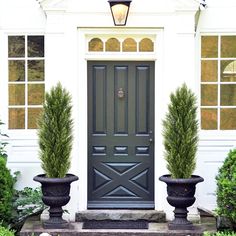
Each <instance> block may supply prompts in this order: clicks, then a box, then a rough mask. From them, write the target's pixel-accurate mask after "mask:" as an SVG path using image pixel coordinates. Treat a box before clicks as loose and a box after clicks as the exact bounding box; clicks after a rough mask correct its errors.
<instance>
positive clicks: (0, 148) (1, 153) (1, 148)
mask: <svg viewBox="0 0 236 236" xmlns="http://www.w3.org/2000/svg"><path fill="white" fill-rule="evenodd" d="M3 124H4V123H2V122H1V120H0V126H1V125H3ZM6 137H8V135H7V134H4V133H2V131H1V130H0V157H2V158H4V159H7V152H6V149H5V147H6V145H7V142H3V141H2V138H6Z"/></svg>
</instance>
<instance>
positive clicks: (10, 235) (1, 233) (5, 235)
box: [0, 226, 15, 236]
mask: <svg viewBox="0 0 236 236" xmlns="http://www.w3.org/2000/svg"><path fill="white" fill-rule="evenodd" d="M14 235H15V234H14V232H13V231H12V230H9V229H7V228H4V227H3V226H0V236H14Z"/></svg>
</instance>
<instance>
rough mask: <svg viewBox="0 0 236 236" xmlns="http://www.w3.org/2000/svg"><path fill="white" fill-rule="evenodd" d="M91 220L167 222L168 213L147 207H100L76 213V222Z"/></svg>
mask: <svg viewBox="0 0 236 236" xmlns="http://www.w3.org/2000/svg"><path fill="white" fill-rule="evenodd" d="M90 220H97V221H100V220H110V221H116V220H119V221H121V220H124V221H132V220H133V221H134V220H135V221H148V222H158V223H163V222H166V214H165V213H164V212H163V211H157V210H146V209H142V210H141V209H140V210H139V209H135V210H132V209H127V210H126V209H122V210H121V209H99V210H85V211H79V212H77V213H76V222H84V221H90Z"/></svg>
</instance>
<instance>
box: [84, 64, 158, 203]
mask: <svg viewBox="0 0 236 236" xmlns="http://www.w3.org/2000/svg"><path fill="white" fill-rule="evenodd" d="M153 139H154V62H125V61H122V62H93V61H90V62H88V208H154V143H153V142H154V140H153Z"/></svg>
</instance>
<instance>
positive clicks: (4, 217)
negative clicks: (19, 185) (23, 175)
mask: <svg viewBox="0 0 236 236" xmlns="http://www.w3.org/2000/svg"><path fill="white" fill-rule="evenodd" d="M13 195H14V179H13V177H12V176H11V173H10V170H9V169H8V168H7V167H6V160H5V159H3V158H0V219H1V221H2V223H3V225H8V224H9V222H10V219H11V215H12V210H13V207H12V201H13Z"/></svg>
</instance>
